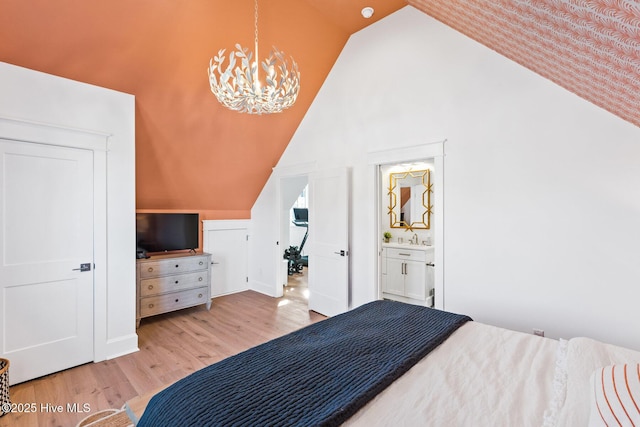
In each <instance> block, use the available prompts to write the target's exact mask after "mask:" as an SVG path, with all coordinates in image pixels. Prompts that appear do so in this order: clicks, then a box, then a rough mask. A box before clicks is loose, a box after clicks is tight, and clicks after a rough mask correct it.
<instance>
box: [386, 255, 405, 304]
mask: <svg viewBox="0 0 640 427" xmlns="http://www.w3.org/2000/svg"><path fill="white" fill-rule="evenodd" d="M404 265H405V261H404V260H401V259H395V258H387V276H386V279H387V280H386V281H383V288H382V290H383V291H384V292H387V293H390V294H395V295H403V296H404V277H405V274H404V271H405V270H404V269H405V267H404Z"/></svg>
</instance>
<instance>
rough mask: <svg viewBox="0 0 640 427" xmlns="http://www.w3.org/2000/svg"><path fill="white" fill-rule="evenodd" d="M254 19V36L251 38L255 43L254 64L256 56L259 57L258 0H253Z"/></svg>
mask: <svg viewBox="0 0 640 427" xmlns="http://www.w3.org/2000/svg"><path fill="white" fill-rule="evenodd" d="M253 16H254V20H253V26H254V32H255V38H254V40H253V42H254V43H255V55H256V57H255V60H256V64H257V63H258V58H260V57H259V56H258V0H255V10H254V14H253Z"/></svg>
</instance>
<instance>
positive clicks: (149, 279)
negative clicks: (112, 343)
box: [136, 253, 211, 327]
mask: <svg viewBox="0 0 640 427" xmlns="http://www.w3.org/2000/svg"><path fill="white" fill-rule="evenodd" d="M210 277H211V255H210V254H207V253H198V254H180V255H175V254H173V255H156V256H152V257H151V258H148V259H139V260H137V274H136V284H137V291H136V296H137V306H136V327H138V326H140V319H142V318H144V317H149V316H154V315H156V314H161V313H167V312H169V311H174V310H179V309H182V308H186V307H192V306H195V305H200V304H206V306H207V310H209V309H210V308H211V286H210V284H211V280H210Z"/></svg>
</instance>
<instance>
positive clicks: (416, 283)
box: [381, 243, 434, 307]
mask: <svg viewBox="0 0 640 427" xmlns="http://www.w3.org/2000/svg"><path fill="white" fill-rule="evenodd" d="M433 261H434V248H433V246H425V245H417V244H408V243H384V244H383V245H382V256H381V274H382V275H381V287H382V297H383V298H386V299H392V300H396V301H402V302H407V303H412V304H419V305H425V306H427V307H433V303H434V293H433V289H434V271H433V267H434V263H433Z"/></svg>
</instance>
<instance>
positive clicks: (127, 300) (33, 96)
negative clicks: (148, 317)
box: [0, 63, 138, 361]
mask: <svg viewBox="0 0 640 427" xmlns="http://www.w3.org/2000/svg"><path fill="white" fill-rule="evenodd" d="M134 108H135V99H134V97H133V96H132V95H128V94H124V93H121V92H116V91H113V90H109V89H104V88H100V87H97V86H92V85H88V84H85V83H79V82H75V81H72V80H68V79H64V78H60V77H56V76H52V75H49V74H44V73H40V72H37V71H33V70H28V69H26V68H22V67H17V66H14V65H10V64H6V63H0V120H1V121H2V123H3V125H4V126H3V128H4V129H5V132H7V131H9V130H11V129H13V128H16V127H24V128H25V129H26V128H31V129H35V130H36V131H37V128H41V129H49V130H51V129H52V130H53V131H54V132H55V129H56V128H58V129H61V130H65V132H67V134H69V132H70V134H73V132H74V129H76V130H77V132H78V133H83V134H95V135H97V136H102V138H104V139H106V143H105V144H106V152H98V153H96V155H95V157H96V158H101V159H102V163H100V164H98V163H96V166H95V167H96V168H97V169H99V170H98V173H100V172H101V173H102V176H106V182H103V184H104V185H106V200H104V203H103V211H101V212H95V213H94V215H95V218H97V224H96V232H98V233H101V232H102V233H103V234H104V235H103V236H98V237H97V238H96V242H101V245H96V248H95V257H96V272H95V277H96V278H97V279H96V285H95V286H96V292H95V295H96V301H95V307H94V308H95V313H96V314H95V323H94V327H95V360H96V361H97V360H104V359H109V358H112V357H116V356H119V355H121V354H125V353H129V352H132V351H136V350H137V349H138V347H137V346H138V337H137V334H136V331H135V301H136V298H135V283H136V282H135V256H134V247H135V111H134ZM0 133H2V132H0ZM36 133H37V132H36ZM36 133H33V135H34V137H35V136H36ZM0 136H2V135H0ZM5 136H6V135H5ZM35 140H37V139H35ZM100 168H102V169H100ZM98 223H99V224H98ZM105 264H106V265H105Z"/></svg>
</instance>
